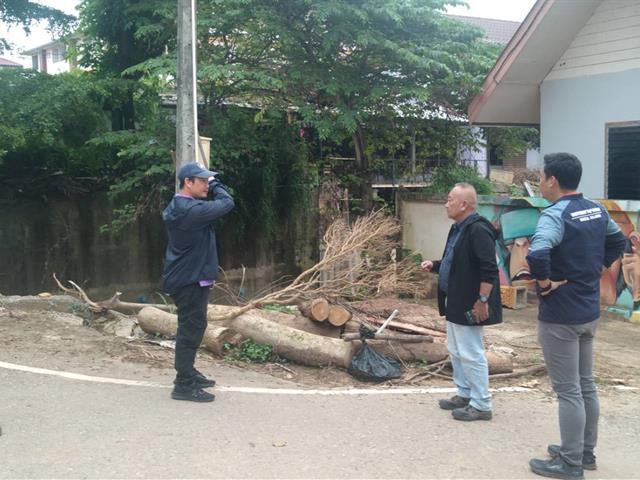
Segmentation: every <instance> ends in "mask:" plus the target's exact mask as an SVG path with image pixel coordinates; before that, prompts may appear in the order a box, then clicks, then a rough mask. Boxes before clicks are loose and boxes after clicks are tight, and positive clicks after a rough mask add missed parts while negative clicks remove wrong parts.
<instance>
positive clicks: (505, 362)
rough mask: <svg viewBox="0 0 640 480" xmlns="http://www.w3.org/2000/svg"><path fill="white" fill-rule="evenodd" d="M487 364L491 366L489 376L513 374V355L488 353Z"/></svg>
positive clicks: (486, 354)
mask: <svg viewBox="0 0 640 480" xmlns="http://www.w3.org/2000/svg"><path fill="white" fill-rule="evenodd" d="M485 356H486V357H487V363H488V364H489V374H490V375H495V374H499V373H511V372H513V358H512V357H511V355H501V354H499V353H495V352H486V353H485Z"/></svg>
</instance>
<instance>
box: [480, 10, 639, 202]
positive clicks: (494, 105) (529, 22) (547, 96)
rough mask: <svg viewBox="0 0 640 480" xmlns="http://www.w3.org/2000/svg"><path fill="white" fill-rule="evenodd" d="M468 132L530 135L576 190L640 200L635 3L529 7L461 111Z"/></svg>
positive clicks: (637, 36) (588, 193)
mask: <svg viewBox="0 0 640 480" xmlns="http://www.w3.org/2000/svg"><path fill="white" fill-rule="evenodd" d="M469 118H470V120H471V121H472V122H473V123H474V124H476V125H539V126H540V131H541V137H540V143H541V145H540V147H541V153H542V154H543V155H544V154H547V153H552V152H558V151H565V152H570V153H573V154H575V155H577V156H578V158H580V159H581V161H582V163H583V167H584V173H583V179H582V182H581V190H582V191H583V192H584V193H585V194H586V195H588V196H591V197H595V198H611V199H625V200H640V0H538V1H537V2H536V3H535V5H534V6H533V8H532V9H531V12H530V13H529V15H528V16H527V18H526V19H525V20H524V22H523V23H522V25H521V26H520V28H519V29H518V31H517V32H516V34H515V35H514V37H513V38H512V40H511V41H510V42H509V44H508V45H507V47H506V48H505V50H504V51H503V52H502V54H501V56H500V58H499V59H498V61H497V62H496V64H495V66H494V67H493V69H492V70H491V72H490V73H489V74H488V75H487V78H486V79H485V82H484V85H483V90H482V92H481V93H480V94H478V95H477V96H476V97H475V99H474V100H473V102H472V103H471V105H470V107H469Z"/></svg>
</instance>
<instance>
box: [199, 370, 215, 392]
mask: <svg viewBox="0 0 640 480" xmlns="http://www.w3.org/2000/svg"><path fill="white" fill-rule="evenodd" d="M194 380H195V382H196V383H197V384H198V386H199V387H200V388H211V387H215V386H216V381H215V380H214V379H212V378H207V377H205V376H204V375H203V374H202V373H200V372H199V371H198V370H196V376H195V379H194Z"/></svg>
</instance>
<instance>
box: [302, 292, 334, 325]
mask: <svg viewBox="0 0 640 480" xmlns="http://www.w3.org/2000/svg"><path fill="white" fill-rule="evenodd" d="M298 308H299V310H300V312H301V313H302V314H303V315H304V316H305V317H307V318H310V319H311V320H315V321H316V322H324V321H325V320H326V319H327V318H329V302H328V301H327V300H326V299H324V298H314V299H313V300H311V301H310V302H306V303H302V304H300V305H299V306H298Z"/></svg>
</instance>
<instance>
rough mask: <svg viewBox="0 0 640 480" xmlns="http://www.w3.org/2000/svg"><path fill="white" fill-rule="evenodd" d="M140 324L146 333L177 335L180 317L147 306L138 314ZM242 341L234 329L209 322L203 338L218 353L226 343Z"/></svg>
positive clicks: (234, 343)
mask: <svg viewBox="0 0 640 480" xmlns="http://www.w3.org/2000/svg"><path fill="white" fill-rule="evenodd" d="M137 318H138V325H140V328H142V330H143V331H145V332H146V333H150V334H152V335H155V334H157V333H159V334H161V335H164V336H167V337H170V336H175V334H176V331H177V330H178V317H177V315H174V314H172V313H168V312H165V311H162V310H160V309H158V308H155V307H145V308H143V309H142V310H140V312H138V315H137ZM241 341H242V336H241V335H239V334H238V333H236V332H234V331H233V330H232V329H230V328H227V327H224V326H221V325H213V324H209V325H208V326H207V329H206V330H205V332H204V337H203V338H202V345H203V347H204V348H206V349H207V350H209V351H210V352H213V353H215V354H216V355H222V354H223V353H224V350H225V349H224V344H225V343H229V344H232V345H237V344H239V343H240V342H241Z"/></svg>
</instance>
